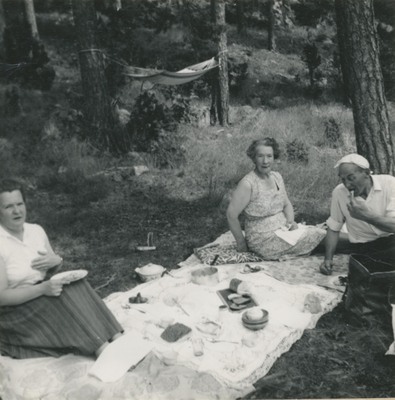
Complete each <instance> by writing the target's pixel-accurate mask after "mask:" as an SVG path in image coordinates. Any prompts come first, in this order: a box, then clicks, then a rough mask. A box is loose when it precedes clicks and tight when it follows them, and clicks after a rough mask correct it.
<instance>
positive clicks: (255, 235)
mask: <svg viewBox="0 0 395 400" xmlns="http://www.w3.org/2000/svg"><path fill="white" fill-rule="evenodd" d="M279 153H280V152H279V146H278V143H277V142H276V140H275V139H273V138H264V139H260V140H255V141H254V142H253V143H252V144H251V145H250V147H249V148H248V150H247V155H248V157H250V158H251V160H252V161H253V163H254V164H255V168H254V170H253V171H251V172H249V173H248V174H247V175H246V176H245V177H244V178H243V179H242V180H241V181H240V182H239V184H238V186H237V188H236V190H235V191H234V193H233V196H232V199H231V202H230V204H229V207H228V210H227V218H228V223H229V228H230V230H231V232H232V234H233V236H234V238H235V239H236V244H237V250H238V251H239V252H245V251H253V252H254V253H257V254H259V255H260V256H261V257H262V258H263V259H265V260H278V259H281V258H286V257H287V256H299V255H305V254H309V253H310V252H311V251H312V250H313V249H314V248H315V247H316V246H317V245H318V244H319V243H320V242H321V240H322V239H323V238H324V236H325V230H323V229H320V228H317V227H314V226H298V224H297V223H296V222H295V220H294V210H293V206H292V204H291V202H290V201H289V199H288V195H287V191H286V189H285V186H284V181H283V178H282V176H281V175H280V174H279V173H278V172H275V171H272V167H273V165H274V162H275V160H276V159H278V158H279ZM242 213H243V214H244V216H245V236H244V235H243V231H242V228H241V225H240V222H239V216H240V215H241V214H242ZM295 230H298V232H293V231H295ZM288 232H289V233H291V235H289V233H288ZM292 232H293V233H292ZM295 241H296V243H295Z"/></svg>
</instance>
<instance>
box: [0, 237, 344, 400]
mask: <svg viewBox="0 0 395 400" xmlns="http://www.w3.org/2000/svg"><path fill="white" fill-rule="evenodd" d="M230 240H231V237H230V236H229V234H226V235H222V236H221V237H220V238H218V239H217V241H216V242H217V243H220V244H227V243H229V241H230ZM321 262H322V257H317V256H314V257H303V258H298V259H290V260H286V261H283V262H261V263H255V264H259V265H260V266H261V267H262V268H263V271H260V272H255V273H250V274H243V273H242V272H243V269H244V264H233V265H222V266H217V268H218V275H219V283H218V284H217V285H216V286H202V285H197V284H194V283H192V282H191V272H192V271H194V270H196V269H199V268H201V267H202V266H203V265H202V264H201V263H200V261H199V260H198V259H197V258H196V257H195V256H191V257H189V258H188V259H187V260H186V261H185V262H183V263H181V268H180V269H178V270H173V271H172V273H171V276H170V275H166V276H164V277H163V278H161V279H158V280H155V281H151V282H147V283H144V284H141V285H139V286H137V287H135V288H134V289H132V290H130V291H127V292H120V293H113V294H111V295H110V296H108V297H107V298H106V299H105V302H106V304H107V306H108V307H109V308H110V310H111V311H112V312H113V313H114V314H115V316H116V317H117V319H118V320H119V322H120V323H121V324H122V325H123V327H124V328H125V330H126V332H135V333H137V334H139V335H141V338H142V339H144V340H145V341H147V342H149V343H150V345H152V348H153V350H152V352H151V353H150V354H149V355H148V356H147V357H146V358H145V359H144V360H143V361H142V362H141V363H139V364H138V365H137V366H136V368H134V369H133V370H132V371H131V372H128V373H126V374H125V375H124V376H123V377H122V378H121V379H120V380H118V381H117V382H113V383H104V382H101V381H100V380H98V379H97V378H95V377H93V376H90V375H89V371H90V370H91V368H92V366H93V365H94V360H93V359H88V358H84V357H77V356H72V355H68V356H64V357H61V358H59V359H55V358H39V359H30V360H12V359H10V358H8V357H0V387H1V389H0V397H1V398H2V399H3V400H9V399H10V400H13V399H17V398H18V399H20V398H23V399H46V400H51V399H73V400H75V399H84V400H86V399H95V400H96V399H103V400H105V399H115V400H117V399H131V400H133V399H139V400H140V399H146V398H149V399H174V398H190V399H214V398H215V399H235V398H237V397H239V396H242V395H244V394H246V393H248V392H250V391H252V390H253V386H252V384H253V383H254V382H255V381H256V380H257V379H259V378H261V377H262V376H264V375H265V374H267V372H268V371H269V370H270V368H271V366H272V365H273V363H274V362H275V361H276V359H277V358H278V357H279V356H280V355H281V354H283V353H284V352H286V351H288V350H289V348H290V347H291V346H292V344H293V343H294V342H295V341H297V340H298V339H299V338H300V337H301V336H302V334H303V332H304V330H305V329H311V328H314V326H315V324H316V323H317V321H318V319H319V318H320V317H321V316H322V315H323V314H325V313H326V312H328V311H331V310H332V309H333V308H334V307H335V306H336V305H337V304H338V303H339V301H340V299H341V296H342V290H343V288H341V287H339V286H337V282H338V275H345V274H346V273H347V264H348V257H347V256H338V257H337V258H336V259H335V267H334V275H333V276H331V277H326V276H324V275H322V274H320V273H319V272H318V266H319V264H320V263H321ZM232 278H238V279H241V280H244V281H247V282H249V283H250V285H251V287H252V288H253V291H254V297H255V298H256V300H257V301H258V303H259V306H260V307H261V308H263V309H266V310H267V311H269V323H268V324H267V325H266V327H265V328H264V329H262V330H259V331H250V330H248V329H247V328H245V327H244V326H243V325H242V322H241V313H236V312H229V311H227V310H226V311H225V312H223V311H219V306H220V305H221V304H222V302H221V299H220V297H219V296H218V294H217V291H218V290H221V289H225V288H228V287H229V282H230V280H231V279H232ZM137 293H141V295H142V296H143V297H147V298H148V303H145V304H130V303H129V301H128V299H129V297H131V296H136V295H137ZM312 295H313V297H315V298H316V299H318V300H319V303H320V311H319V312H315V311H314V313H312V312H311V311H309V308H308V307H306V304H305V302H306V296H307V297H311V296H312ZM171 322H180V323H183V324H185V325H187V326H189V327H190V328H191V329H192V332H191V333H190V334H189V336H187V337H185V338H184V339H181V340H180V341H178V342H175V343H168V342H166V341H164V340H163V339H161V337H160V335H161V333H162V332H163V330H164V328H165V327H166V325H168V324H169V323H171ZM197 337H198V338H201V339H202V341H203V346H204V354H203V355H202V356H199V357H197V356H195V355H194V353H193V346H192V340H193V339H194V338H197ZM171 350H172V351H174V352H175V353H176V355H177V359H176V360H175V365H171V366H168V365H166V364H165V363H164V362H163V360H165V358H166V355H167V353H168V352H169V351H171ZM18 396H19V397H18Z"/></svg>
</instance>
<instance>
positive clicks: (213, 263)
mask: <svg viewBox="0 0 395 400" xmlns="http://www.w3.org/2000/svg"><path fill="white" fill-rule="evenodd" d="M218 257H219V254H216V255H215V256H214V258H213V261H211V263H210V265H215V263H216V262H217V260H218Z"/></svg>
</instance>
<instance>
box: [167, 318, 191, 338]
mask: <svg viewBox="0 0 395 400" xmlns="http://www.w3.org/2000/svg"><path fill="white" fill-rule="evenodd" d="M189 332H191V328H190V327H189V326H186V325H184V324H181V323H180V322H176V323H175V324H173V325H170V326H168V327H167V328H166V329H165V330H164V331H163V332H162V334H161V335H160V337H161V338H162V339H163V340H166V342H170V343H173V342H176V341H177V340H179V339H181V338H182V337H183V336H185V335H187V334H188V333H189Z"/></svg>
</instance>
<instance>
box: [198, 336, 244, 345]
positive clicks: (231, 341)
mask: <svg viewBox="0 0 395 400" xmlns="http://www.w3.org/2000/svg"><path fill="white" fill-rule="evenodd" d="M205 339H206V340H207V341H208V342H211V343H220V342H223V343H233V344H240V342H235V341H233V340H225V339H214V338H210V337H207V338H205Z"/></svg>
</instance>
